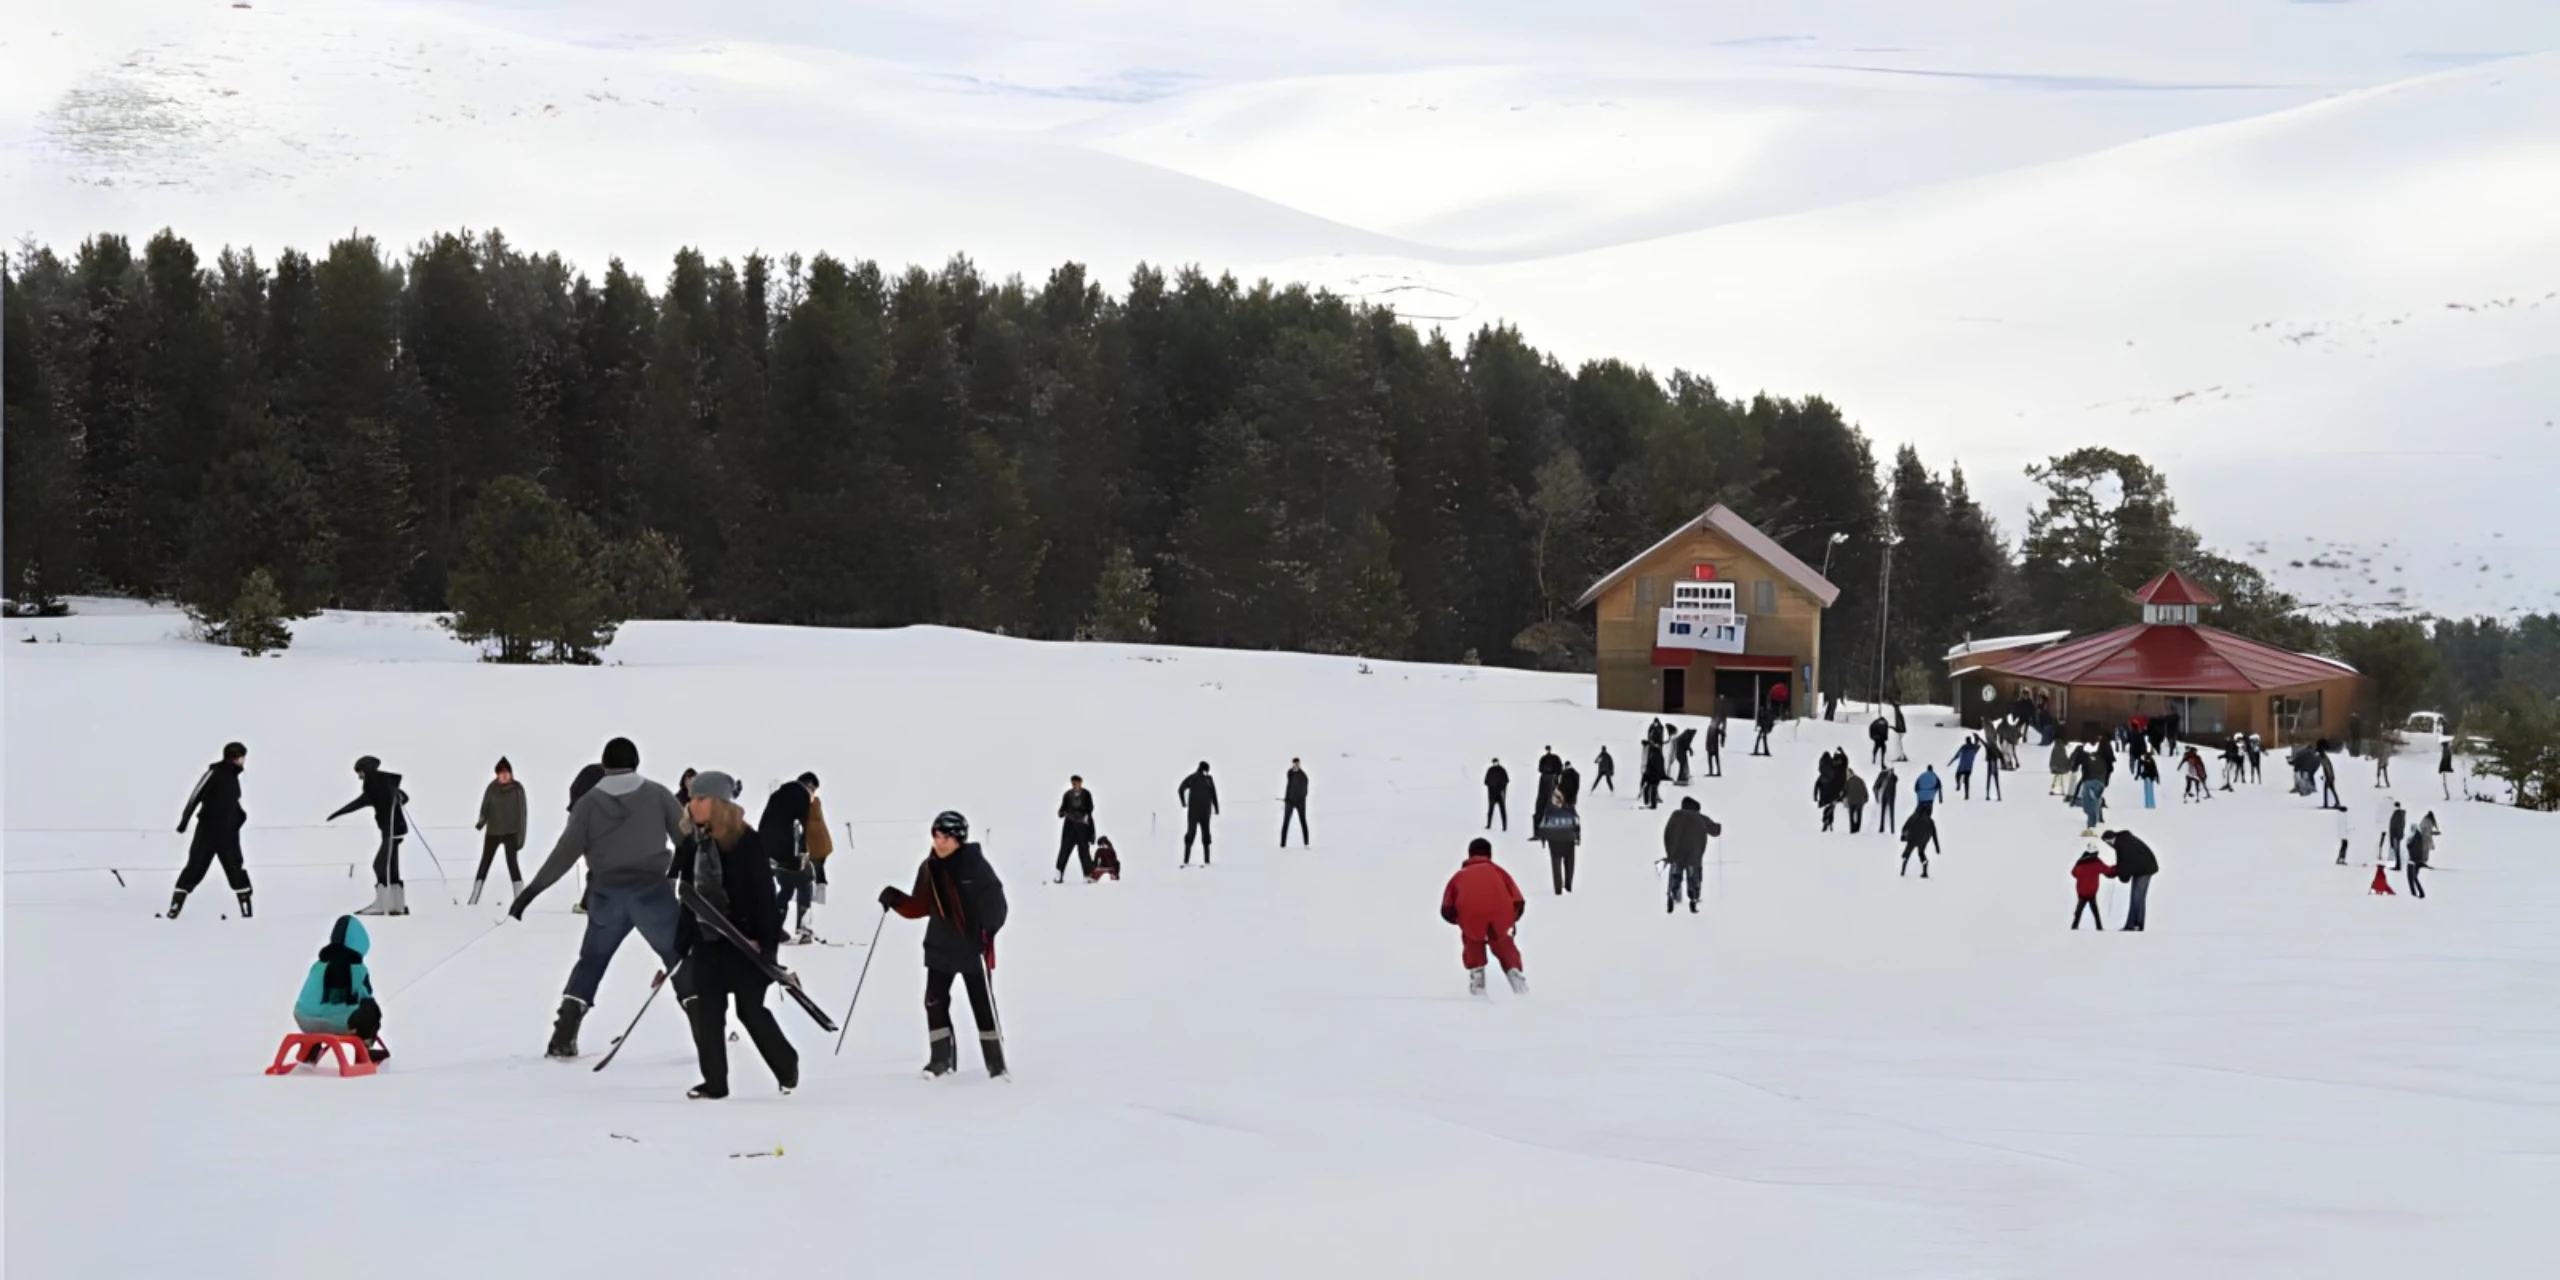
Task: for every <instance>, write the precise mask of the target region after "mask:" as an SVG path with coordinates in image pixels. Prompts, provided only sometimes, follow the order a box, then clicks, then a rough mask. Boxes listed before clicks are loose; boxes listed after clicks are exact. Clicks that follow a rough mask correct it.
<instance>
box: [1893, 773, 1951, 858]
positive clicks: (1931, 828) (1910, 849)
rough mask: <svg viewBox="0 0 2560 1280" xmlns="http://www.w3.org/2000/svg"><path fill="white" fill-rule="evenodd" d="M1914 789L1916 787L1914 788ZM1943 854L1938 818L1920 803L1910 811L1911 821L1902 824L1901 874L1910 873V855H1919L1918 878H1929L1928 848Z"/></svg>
mask: <svg viewBox="0 0 2560 1280" xmlns="http://www.w3.org/2000/svg"><path fill="white" fill-rule="evenodd" d="M1915 789H1916V788H1915ZM1933 848H1934V849H1936V850H1937V851H1938V852H1939V853H1941V854H1944V853H1945V852H1946V851H1947V848H1946V846H1945V845H1943V844H1940V843H1938V820H1937V819H1936V818H1934V817H1932V816H1930V813H1929V806H1927V805H1922V806H1920V807H1919V808H1917V809H1915V810H1913V811H1912V813H1911V821H1909V822H1906V823H1903V824H1902V874H1904V875H1906V876H1907V875H1910V874H1911V855H1912V854H1915V853H1916V854H1919V855H1920V878H1921V879H1923V880H1926V879H1928V878H1929V850H1931V849H1933Z"/></svg>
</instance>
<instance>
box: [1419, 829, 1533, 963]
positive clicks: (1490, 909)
mask: <svg viewBox="0 0 2560 1280" xmlns="http://www.w3.org/2000/svg"><path fill="white" fill-rule="evenodd" d="M1528 911H1529V900H1528V899H1527V898H1525V897H1522V896H1521V894H1520V886H1519V885H1518V884H1515V883H1513V882H1512V879H1511V873H1510V872H1508V871H1505V870H1503V869H1502V868H1501V867H1500V866H1498V865H1496V864H1495V863H1494V860H1493V842H1492V841H1490V840H1485V839H1481V838H1479V839H1475V840H1470V841H1468V842H1467V861H1466V863H1465V865H1463V866H1461V867H1459V868H1458V873H1457V874H1456V875H1453V876H1451V877H1449V887H1448V888H1447V889H1445V890H1443V891H1442V892H1441V894H1440V918H1441V919H1443V920H1446V921H1448V922H1449V923H1451V924H1454V925H1456V926H1458V936H1459V938H1460V939H1461V941H1462V942H1463V943H1464V946H1465V954H1464V959H1465V960H1466V964H1467V993H1468V994H1469V995H1483V994H1484V959H1485V956H1484V953H1485V951H1486V949H1487V948H1491V949H1492V951H1493V958H1494V959H1496V960H1499V961H1501V962H1502V976H1503V977H1505V978H1508V979H1510V981H1511V989H1512V990H1513V991H1515V992H1523V993H1525V992H1526V991H1528V989H1529V980H1528V978H1527V977H1525V976H1524V975H1522V973H1521V972H1520V948H1519V947H1518V946H1517V945H1515V944H1514V943H1513V942H1512V941H1511V933H1512V930H1513V929H1514V928H1515V927H1516V926H1518V924H1519V923H1520V917H1521V916H1523V915H1526V914H1528Z"/></svg>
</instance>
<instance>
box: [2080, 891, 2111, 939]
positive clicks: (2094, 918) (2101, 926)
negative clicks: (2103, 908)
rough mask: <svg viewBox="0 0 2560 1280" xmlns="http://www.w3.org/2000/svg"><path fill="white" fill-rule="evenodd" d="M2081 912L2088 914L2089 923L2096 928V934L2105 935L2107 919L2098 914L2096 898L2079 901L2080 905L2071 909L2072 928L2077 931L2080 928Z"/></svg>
mask: <svg viewBox="0 0 2560 1280" xmlns="http://www.w3.org/2000/svg"><path fill="white" fill-rule="evenodd" d="M2083 911H2086V912H2088V913H2089V923H2091V924H2094V925H2096V926H2098V932H2100V933H2105V932H2106V931H2107V918H2106V917H2105V916H2102V915H2099V914H2098V900H2097V899H2096V898H2082V899H2081V900H2080V905H2079V906H2076V907H2073V908H2072V909H2071V927H2072V928H2074V929H2077V928H2079V927H2080V913H2081V912H2083Z"/></svg>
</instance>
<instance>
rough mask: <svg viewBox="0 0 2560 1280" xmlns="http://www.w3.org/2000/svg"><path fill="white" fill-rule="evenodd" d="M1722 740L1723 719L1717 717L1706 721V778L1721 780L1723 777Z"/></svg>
mask: <svg viewBox="0 0 2560 1280" xmlns="http://www.w3.org/2000/svg"><path fill="white" fill-rule="evenodd" d="M1724 739H1725V727H1724V717H1723V716H1717V717H1716V718H1715V719H1713V720H1710V721H1708V722H1707V776H1708V777H1710V778H1721V777H1723V776H1724Z"/></svg>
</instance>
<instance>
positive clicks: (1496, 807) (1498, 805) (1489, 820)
mask: <svg viewBox="0 0 2560 1280" xmlns="http://www.w3.org/2000/svg"><path fill="white" fill-rule="evenodd" d="M1497 813H1498V814H1501V815H1502V829H1503V830H1505V831H1509V830H1510V829H1511V802H1510V801H1509V800H1507V799H1505V798H1503V794H1502V793H1501V792H1499V791H1488V792H1485V793H1484V825H1485V829H1486V830H1488V831H1490V830H1492V829H1493V815H1495V814H1497Z"/></svg>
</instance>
